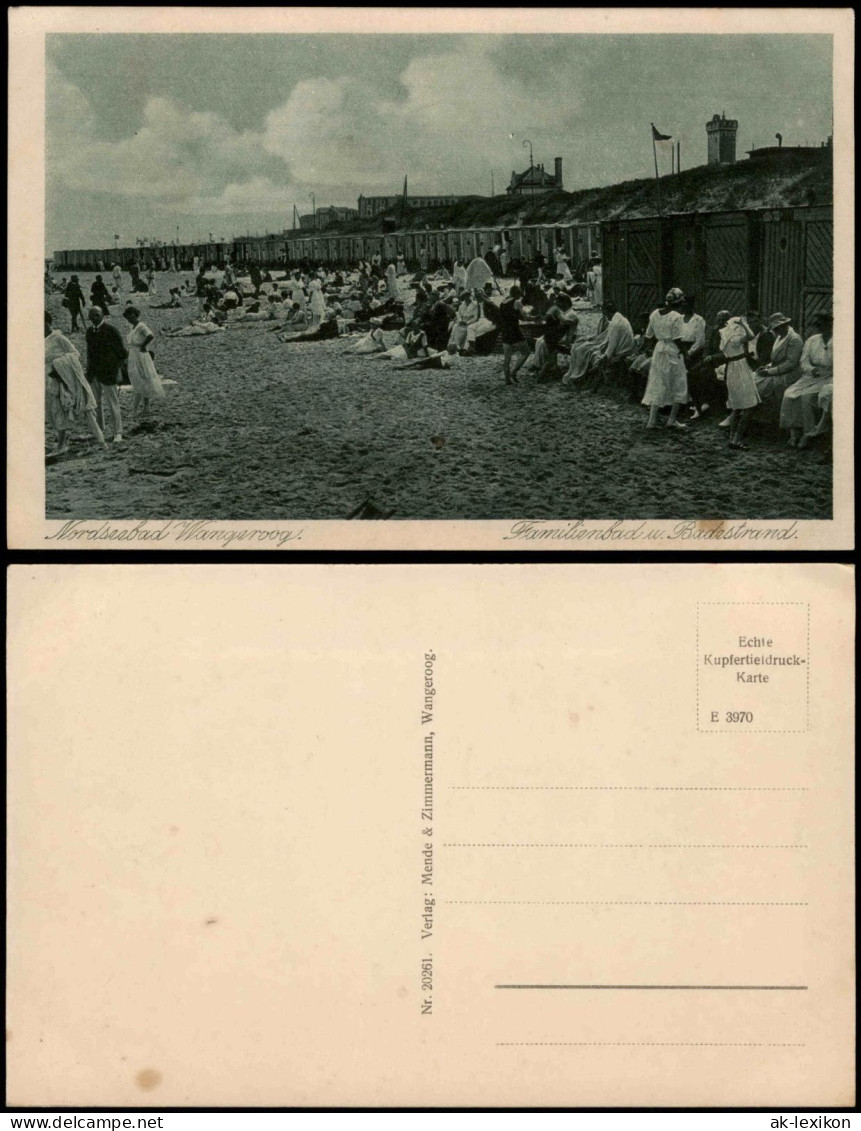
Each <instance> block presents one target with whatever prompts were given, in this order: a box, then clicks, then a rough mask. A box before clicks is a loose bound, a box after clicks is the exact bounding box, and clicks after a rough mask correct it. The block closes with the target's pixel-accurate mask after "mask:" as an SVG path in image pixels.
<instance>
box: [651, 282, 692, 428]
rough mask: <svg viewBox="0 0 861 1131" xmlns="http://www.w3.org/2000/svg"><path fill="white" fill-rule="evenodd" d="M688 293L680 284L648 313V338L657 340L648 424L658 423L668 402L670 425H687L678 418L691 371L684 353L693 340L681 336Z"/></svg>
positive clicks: (652, 363) (655, 426)
mask: <svg viewBox="0 0 861 1131" xmlns="http://www.w3.org/2000/svg"><path fill="white" fill-rule="evenodd" d="M684 299H685V296H684V294H683V292H682V291H680V290H679V288H678V287H671V288H670V290H668V291H667V295H666V302H665V305H664V306H662V307H659V308H658V309H657V310H653V311H652V313H651V315H650V316H649V325H648V328H647V330H646V338H650V339H653V340H654V341H655V348H654V350H653V352H652V361H651V364H650V366H649V380H648V382H647V384H646V392H645V395H644V396H643V404H644V405H648V406H649V423H648V425H647V427H648V428H657V427H658V413H659V412H660V411H661V409H662V408H666V407H668V406H669V409H670V416H669V419H668V420H667V428H686V427H687V425H686V424H681V423H679V421H678V420H677V419H676V417H677V416H678V415H679V409H680V408H681V407H682V405H683V404H687V401H688V374H687V370H686V369H685V360H684V355H685V352H686V351H687V349H688V348H689V346H690V342H684V341H683V340H682V336H683V328H684V319H683V318H682V315H681V312H680V310H679V307H680V306H681V305H682V303H683V302H684Z"/></svg>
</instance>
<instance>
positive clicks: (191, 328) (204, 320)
mask: <svg viewBox="0 0 861 1131" xmlns="http://www.w3.org/2000/svg"><path fill="white" fill-rule="evenodd" d="M216 317H217V313H216V311H214V310H213V309H212V307H211V306H210V305H209V303H208V302H206V303H204V304H203V309H202V310H201V312H200V315H199V317H197V318H195V319H193V320H192V321H191V322H190V323H189V324H188V326H183V327H181V328H180V329H178V330H171V329H170V327H164V326H163V327H162V330H161V332H162V334H164V336H165V337H166V338H197V337H203V336H204V335H206V334H217V333H219V332H220V331H223V330H224V329H225V327H224V326H219V325H218V323H217V322H216V321H215V318H216Z"/></svg>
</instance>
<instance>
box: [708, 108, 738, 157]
mask: <svg viewBox="0 0 861 1131" xmlns="http://www.w3.org/2000/svg"><path fill="white" fill-rule="evenodd" d="M706 133H707V134H708V138H709V161H708V163H709V165H732V164H734V162H735V135H736V134H737V133H738V122H737V121H736V119H735V118H728V117H727V116H726V114H725V113H721V114H720V115H718V114H715V115H714V117H713V118H712V120H711V121H710V122H706Z"/></svg>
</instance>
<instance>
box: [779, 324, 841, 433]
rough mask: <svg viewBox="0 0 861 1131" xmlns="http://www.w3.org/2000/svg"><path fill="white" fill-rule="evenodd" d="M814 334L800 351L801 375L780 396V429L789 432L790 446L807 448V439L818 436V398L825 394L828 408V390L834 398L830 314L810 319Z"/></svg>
mask: <svg viewBox="0 0 861 1131" xmlns="http://www.w3.org/2000/svg"><path fill="white" fill-rule="evenodd" d="M813 328H814V330H816V331H817V332H816V333H814V334H813V335H812V336H811V337H809V338H808V339H807V341H806V342H805V343H804V349H803V350H802V351H801V376H800V377H799V379H798V380H797V381H796V382H795V384H794V385H790V386H789V388H788V389H787V390H786V392H785V393H784V394H783V403H782V404H781V406H780V427H781V428H788V429H789V446H790V447H791V448H795V447H798V448H806V447H807V445H808V444H809V442H810V437H812V436H814V435H817V434H818V424H819V421H817V418H816V417H817V409H818V408H819V395H820V393H823V392H824V393H825V394H826V397H825V398H823V399H824V400H825V401H826V404H827V407H828V408H829V410H830V401H829V400H828V388H829V386H832V393H831V396H832V397H833V380H834V362H833V359H832V353H831V334H832V330H833V319H832V316H831V315H830V314H817V315H816V316H815V317H814V318H813Z"/></svg>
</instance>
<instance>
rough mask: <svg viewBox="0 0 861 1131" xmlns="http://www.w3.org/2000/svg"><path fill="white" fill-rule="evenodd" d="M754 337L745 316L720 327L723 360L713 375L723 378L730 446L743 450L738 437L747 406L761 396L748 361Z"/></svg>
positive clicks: (743, 424)
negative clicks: (727, 409)
mask: <svg viewBox="0 0 861 1131" xmlns="http://www.w3.org/2000/svg"><path fill="white" fill-rule="evenodd" d="M755 337H756V335H755V334H754V332H753V330H751V328H750V326H749V325H748V323H747V319H746V318H744V317H738V318H730V320H729V321H728V322H727V324H726V325H725V326H723V327H722V328H721V331H720V350H721V353H722V354H723V355H724V357H725V358H726V363H725V364H723V365H718V368H717V371H716V373H715V376H716V377H717V379H718V380H719V381H726V397H727V402H726V403H727V408H729V410H730V417H729V446H730V447H731V448H736V449H738V450H740V451H744V450H745V445H744V444H743V443H742V442H741V437H742V435H743V433H744V430H745V428H746V427H747V422H748V417H749V415H750V410H751V409H753V408H756V406H757V405H758V404H759V403H760V402H761V400H762V398H761V397H760V395H759V393H758V392H757V388H756V375H755V373H754V371H753V370H752V369H751V367H750V365H749V364H748V352H747V347H748V343H749V342H752V341H753V339H754V338H755Z"/></svg>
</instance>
